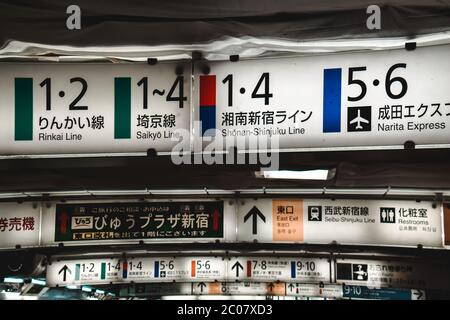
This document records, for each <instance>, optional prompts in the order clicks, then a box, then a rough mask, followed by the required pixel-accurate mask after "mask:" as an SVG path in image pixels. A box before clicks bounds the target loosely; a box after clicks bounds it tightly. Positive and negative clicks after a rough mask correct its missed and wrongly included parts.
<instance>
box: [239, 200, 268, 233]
mask: <svg viewBox="0 0 450 320" xmlns="http://www.w3.org/2000/svg"><path fill="white" fill-rule="evenodd" d="M250 217H252V222H253V228H252V233H253V234H257V233H258V224H257V222H258V217H260V218H261V220H262V221H263V222H264V223H266V216H265V215H263V214H262V213H261V211H259V209H258V208H257V207H256V206H253V208H252V209H251V210H250V211H249V212H248V213H247V214H246V215H245V217H244V223H245V222H247V220H248V219H249V218H250Z"/></svg>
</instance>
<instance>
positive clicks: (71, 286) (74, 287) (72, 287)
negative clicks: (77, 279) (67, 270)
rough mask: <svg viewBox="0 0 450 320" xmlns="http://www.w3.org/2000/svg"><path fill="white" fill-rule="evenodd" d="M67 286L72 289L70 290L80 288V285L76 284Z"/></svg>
mask: <svg viewBox="0 0 450 320" xmlns="http://www.w3.org/2000/svg"><path fill="white" fill-rule="evenodd" d="M66 288H67V289H70V290H77V289H80V288H79V287H78V286H74V285H68V286H66Z"/></svg>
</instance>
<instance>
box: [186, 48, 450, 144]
mask: <svg viewBox="0 0 450 320" xmlns="http://www.w3.org/2000/svg"><path fill="white" fill-rule="evenodd" d="M449 54H450V45H442V46H429V47H421V48H417V49H416V50H414V51H406V50H403V49H398V50H386V51H375V52H359V53H354V52H353V53H339V54H332V55H321V56H310V57H291V58H277V59H254V60H246V61H238V62H235V63H230V62H228V61H223V62H211V63H209V69H208V71H209V72H208V74H205V73H203V70H204V68H202V66H198V68H197V71H196V74H195V81H196V83H198V85H197V87H196V90H197V91H196V92H195V96H194V100H195V101H196V103H197V104H198V105H197V106H196V107H197V109H196V110H197V114H198V118H196V120H200V121H201V123H202V130H201V133H202V134H203V135H204V136H205V137H206V136H209V137H211V136H215V139H216V140H217V139H219V138H231V139H235V140H236V141H235V145H236V146H237V147H238V148H239V149H250V150H254V149H256V148H255V145H251V142H250V141H251V139H263V138H273V139H275V138H277V139H278V148H279V149H281V150H294V149H295V150H303V149H312V148H313V149H327V150H329V148H333V149H343V148H351V149H362V148H364V149H366V148H367V147H371V148H377V147H378V148H389V147H390V148H395V147H403V145H404V143H405V142H406V141H414V142H415V143H416V145H420V146H425V147H426V146H428V147H433V146H432V145H435V144H449V143H450V138H449V137H450V93H449V91H448V85H447V84H448V80H449V79H448V74H449V73H450V61H449V59H447V57H448V56H449ZM208 130H210V131H208ZM197 136H198V134H197ZM205 141H206V139H205ZM217 145H218V144H217ZM227 147H228V148H229V147H230V146H228V145H227ZM272 148H273V146H272Z"/></svg>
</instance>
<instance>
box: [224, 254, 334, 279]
mask: <svg viewBox="0 0 450 320" xmlns="http://www.w3.org/2000/svg"><path fill="white" fill-rule="evenodd" d="M227 273H228V279H235V280H243V281H262V282H264V281H274V279H277V280H279V281H290V282H296V281H297V282H299V281H301V282H305V283H307V282H329V281H331V278H330V264H329V262H328V261H327V260H326V259H317V258H277V257H250V258H247V257H238V258H232V259H231V260H230V261H229V262H228V269H227Z"/></svg>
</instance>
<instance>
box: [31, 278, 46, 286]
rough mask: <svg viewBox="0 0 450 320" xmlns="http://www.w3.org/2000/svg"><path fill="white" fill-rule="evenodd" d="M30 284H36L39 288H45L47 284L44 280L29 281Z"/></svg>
mask: <svg viewBox="0 0 450 320" xmlns="http://www.w3.org/2000/svg"><path fill="white" fill-rule="evenodd" d="M31 283H33V284H37V285H39V286H45V285H46V284H47V283H46V282H45V281H44V280H38V279H31Z"/></svg>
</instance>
